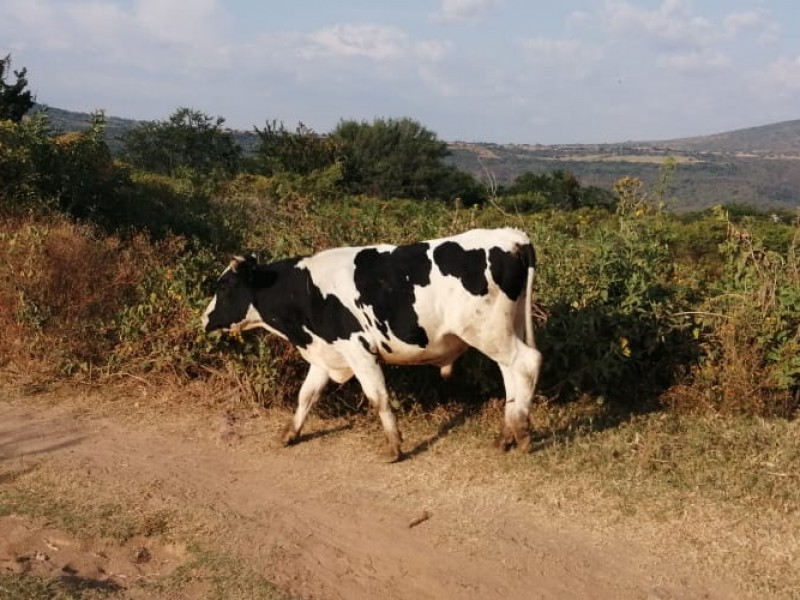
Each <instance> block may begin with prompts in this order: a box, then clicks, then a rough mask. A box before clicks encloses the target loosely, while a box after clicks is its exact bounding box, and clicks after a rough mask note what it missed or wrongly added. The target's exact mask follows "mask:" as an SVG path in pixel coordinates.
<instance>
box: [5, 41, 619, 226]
mask: <svg viewBox="0 0 800 600" xmlns="http://www.w3.org/2000/svg"><path fill="white" fill-rule="evenodd" d="M12 75H13V78H14V80H13V81H12ZM27 88H28V79H27V71H26V69H22V70H20V71H11V57H10V56H6V57H5V58H3V59H0V121H3V122H5V123H6V125H5V126H4V127H3V129H2V133H1V134H0V143H2V144H3V146H4V147H5V149H6V155H5V157H4V159H2V160H1V161H0V175H4V180H5V181H7V182H9V183H11V184H12V185H11V187H14V186H13V182H16V183H17V184H19V185H18V186H17V187H20V186H21V187H22V188H25V187H27V188H29V189H28V191H31V189H30V188H35V189H36V191H38V192H40V193H41V194H42V195H43V196H45V197H47V198H50V199H54V200H55V202H56V204H58V205H59V207H60V208H62V209H63V210H66V211H67V212H70V213H72V214H74V215H75V216H78V217H87V216H89V214H90V213H92V212H93V211H95V212H96V211H97V200H99V197H100V196H108V192H109V188H110V187H117V188H125V180H126V179H127V178H130V176H131V170H133V171H140V172H146V173H151V174H154V175H162V176H166V177H170V178H179V179H192V180H195V181H197V180H201V179H202V180H203V181H204V182H205V183H206V184H207V185H211V186H213V185H216V184H219V183H220V182H224V181H229V180H231V179H233V178H235V177H236V176H238V175H240V174H243V173H249V174H253V175H259V176H265V177H274V176H276V175H285V174H292V175H297V176H302V177H307V176H310V175H312V174H314V173H320V172H324V171H325V170H329V169H336V170H337V171H336V172H337V177H336V178H337V181H336V185H337V187H338V189H339V190H340V191H341V192H342V193H345V194H349V195H355V196H359V195H364V196H370V197H376V198H382V199H393V198H405V199H411V200H419V201H442V202H447V203H456V204H458V205H462V206H471V205H475V204H482V203H484V202H487V201H488V200H497V199H502V198H509V199H510V200H509V203H508V206H509V207H511V208H514V209H515V210H517V211H522V212H529V211H532V210H541V209H545V208H566V209H571V208H579V207H581V206H606V205H610V204H613V196H612V195H611V193H610V192H608V191H603V190H600V189H599V188H593V187H584V186H581V185H580V183H579V182H578V180H577V178H576V177H575V176H574V175H573V174H571V173H570V172H568V171H564V170H557V171H553V172H550V173H538V174H537V173H525V174H523V175H521V176H520V177H518V178H517V180H516V181H514V182H513V184H511V185H509V186H505V187H503V186H500V187H496V186H492V185H489V184H488V182H487V181H482V180H479V179H477V178H475V177H474V176H473V175H472V174H470V173H467V172H464V171H462V170H459V169H457V168H456V167H453V166H451V165H448V164H446V158H447V157H448V155H449V150H448V147H447V144H446V143H445V142H443V141H441V140H440V139H438V137H437V135H436V134H435V133H434V132H433V131H431V130H429V129H428V128H426V127H424V126H423V125H422V124H420V123H419V122H417V121H415V120H414V119H411V118H376V119H374V120H373V121H372V122H367V121H355V120H342V121H340V122H339V123H338V124H337V125H336V127H335V128H334V129H333V130H332V131H331V132H329V133H327V134H320V133H317V132H315V131H314V130H313V129H311V128H310V127H308V126H306V125H305V124H303V123H302V122H301V123H298V125H297V127H296V128H294V129H291V128H287V127H286V126H285V124H284V123H283V122H279V121H276V120H272V121H266V122H265V125H264V126H263V127H260V128H259V127H254V130H255V133H256V135H257V138H258V143H257V144H256V147H255V149H254V152H252V153H247V154H245V153H244V152H243V150H242V148H241V147H240V146H239V145H238V144H237V143H236V140H235V136H234V133H233V132H232V131H231V130H230V129H228V128H226V127H225V119H224V118H223V117H220V116H217V117H212V116H210V115H208V114H205V113H203V112H202V111H200V110H196V109H192V108H187V107H181V108H178V109H177V110H176V111H175V112H174V113H173V114H172V115H170V116H169V117H168V118H167V119H164V120H156V121H148V122H143V123H141V124H139V125H138V126H136V127H135V128H133V129H131V130H129V131H127V132H126V133H125V134H123V137H122V140H121V142H122V146H121V150H120V152H119V156H118V158H119V159H121V161H122V164H120V163H119V161H115V158H116V157H114V156H112V153H111V151H110V150H109V148H108V147H107V145H106V144H105V142H104V141H103V136H102V133H103V128H104V125H105V120H104V116H103V115H102V113H99V114H95V115H93V121H92V123H91V125H90V127H89V129H88V131H85V132H83V133H82V134H80V135H78V134H63V133H59V132H57V131H52V130H51V127H50V125H49V122H48V120H47V118H46V111H45V114H44V116H42V115H39V116H37V117H30V118H28V117H26V115H27V114H28V113H29V111H30V109H31V108H32V106H33V104H34V100H35V99H34V97H33V96H32V94H31V92H30V91H29V90H28V89H27ZM23 120H26V121H27V122H26V123H23ZM87 169H88V170H89V171H91V173H87ZM82 174H83V175H86V176H87V177H85V178H83V179H84V180H83V181H79V180H80V179H81V175H82ZM20 191H25V190H19V189H18V190H17V192H20ZM8 195H9V194H8V190H7V191H6V194H5V196H8ZM23 195H25V194H23Z"/></svg>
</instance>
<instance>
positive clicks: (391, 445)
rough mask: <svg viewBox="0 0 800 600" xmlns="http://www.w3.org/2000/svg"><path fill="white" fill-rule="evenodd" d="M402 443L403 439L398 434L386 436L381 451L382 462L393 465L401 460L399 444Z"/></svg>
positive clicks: (401, 454)
mask: <svg viewBox="0 0 800 600" xmlns="http://www.w3.org/2000/svg"><path fill="white" fill-rule="evenodd" d="M402 443H403V438H402V436H401V435H400V432H399V431H398V432H396V433H393V434H390V433H387V434H386V448H385V449H384V451H383V458H384V461H385V462H387V463H395V462H398V461H400V460H402V458H403V451H402V450H400V444H402Z"/></svg>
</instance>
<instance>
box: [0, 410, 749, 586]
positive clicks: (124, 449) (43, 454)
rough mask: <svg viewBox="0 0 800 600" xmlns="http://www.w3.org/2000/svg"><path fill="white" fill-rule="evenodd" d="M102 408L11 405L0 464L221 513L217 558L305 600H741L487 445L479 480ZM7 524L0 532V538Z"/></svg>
mask: <svg viewBox="0 0 800 600" xmlns="http://www.w3.org/2000/svg"><path fill="white" fill-rule="evenodd" d="M102 412H103V413H104V414H98V411H93V412H86V411H85V410H82V409H81V408H79V404H78V403H75V402H68V403H60V404H57V405H53V404H50V403H42V402H34V401H32V400H31V399H29V398H16V399H10V400H7V401H5V402H3V401H0V461H2V463H3V464H4V465H5V466H7V467H8V466H9V465H10V466H12V467H19V468H23V467H25V466H28V467H29V466H30V465H32V464H35V463H37V462H40V461H45V462H46V463H47V464H48V465H57V466H58V467H59V468H62V469H63V470H64V472H65V473H69V472H70V471H71V470H80V472H81V473H82V474H83V475H85V476H86V475H88V477H89V478H90V480H91V482H92V484H93V485H96V486H98V489H103V488H106V489H107V488H108V487H110V486H113V487H114V489H115V490H116V489H120V490H146V494H145V497H144V499H143V500H142V502H147V503H148V504H149V505H153V506H155V505H158V506H164V507H171V506H180V507H184V508H185V507H190V508H192V507H194V508H196V509H197V510H198V511H202V512H203V513H204V514H206V515H208V514H210V515H215V516H216V517H215V518H217V519H218V520H219V522H220V523H223V524H224V530H225V531H226V533H227V535H226V536H225V539H221V540H219V544H220V546H221V547H224V548H225V549H227V550H232V551H233V552H234V553H235V554H237V555H238V556H242V557H245V558H244V560H246V561H247V562H248V564H250V565H251V566H253V567H254V568H255V569H257V570H258V571H259V572H261V573H263V575H264V576H265V577H266V578H267V579H269V580H271V581H273V582H275V583H276V584H277V585H278V586H280V587H281V588H284V589H286V590H287V591H289V592H290V593H292V594H297V595H300V596H302V597H306V598H321V599H325V600H329V599H338V598H342V599H348V600H358V599H361V598H364V599H366V598H370V599H373V598H397V599H409V600H410V599H414V600H418V599H425V598H431V599H434V598H435V599H443V598H448V599H459V598H465V599H466V598H481V599H491V598H503V599H504V600H508V599H516V598H520V599H522V598H524V599H535V598H548V599H552V598H594V599H600V600H602V599H606V598H607V599H612V598H613V599H626V598H630V599H658V600H664V599H668V598H675V599H677V598H687V599H688V598H698V599H699V598H709V599H713V598H735V597H741V595H739V594H738V593H736V592H734V591H732V590H733V588H732V587H729V586H726V585H724V584H722V583H720V582H718V581H712V580H709V579H706V578H703V577H702V576H701V575H700V574H698V573H697V572H696V571H695V568H696V567H693V566H692V565H691V564H688V561H686V562H684V561H682V559H681V558H680V552H677V553H672V558H669V559H665V558H664V556H663V553H656V552H652V551H651V550H650V547H649V544H647V543H645V544H642V542H641V540H636V541H634V540H632V539H630V538H627V537H625V536H621V535H619V534H614V535H609V534H608V533H602V530H601V529H598V528H596V527H593V528H592V527H590V528H583V527H582V523H581V522H580V521H577V522H576V521H574V520H569V521H568V520H567V519H565V518H564V517H563V516H556V515H549V514H548V510H547V507H546V506H545V507H543V506H538V505H536V506H535V505H533V504H532V503H531V502H529V501H528V500H527V499H525V498H523V497H519V496H518V495H517V494H516V493H515V491H514V486H513V482H509V481H508V475H507V474H506V473H505V472H504V468H503V461H504V460H513V458H509V457H504V456H501V455H492V454H490V453H489V451H488V449H487V450H486V452H487V457H486V459H485V460H484V461H483V462H482V463H481V464H480V469H479V471H478V472H471V470H470V467H469V463H467V462H465V461H467V460H469V452H466V453H464V454H463V455H459V456H453V452H452V448H451V447H450V446H449V445H448V444H447V443H441V444H438V443H437V444H436V445H435V446H433V447H431V448H430V449H429V451H426V452H420V453H418V454H416V455H415V456H414V457H413V458H411V459H410V460H406V461H404V462H401V463H399V464H395V465H384V464H381V463H380V462H378V461H377V460H376V459H375V458H374V455H375V452H374V451H375V447H376V443H377V441H376V440H377V435H378V433H377V430H375V429H372V428H370V427H369V426H363V425H361V424H359V425H357V426H355V427H350V426H349V425H348V423H346V422H341V423H338V422H337V423H336V424H333V425H332V424H331V423H330V422H325V421H320V420H312V421H311V422H310V423H309V426H310V431H311V433H310V435H309V436H308V438H307V439H305V440H304V441H303V442H302V443H300V444H298V445H296V446H294V447H292V448H288V449H280V450H274V449H272V448H271V447H270V446H269V445H268V443H267V442H268V441H269V440H270V439H271V438H272V436H273V435H274V433H275V431H277V430H278V429H279V428H280V425H281V424H282V423H280V422H278V421H277V419H276V418H274V417H275V415H272V418H270V416H269V415H266V416H265V415H263V414H262V415H250V414H238V415H235V416H233V417H231V418H229V417H226V416H224V415H220V414H219V413H216V414H210V413H209V414H205V413H203V412H202V411H199V412H198V413H197V414H192V415H188V416H186V415H185V414H184V413H181V412H180V411H177V410H173V411H166V412H165V413H163V414H162V415H161V416H160V417H159V418H157V419H154V418H151V417H148V418H146V419H143V418H134V417H132V416H131V415H114V414H113V412H110V411H108V410H105V411H102ZM407 438H408V436H407ZM417 442H420V439H417ZM414 443H415V441H414V439H411V440H408V439H407V440H406V446H407V447H408V446H410V447H413V446H414ZM487 465H489V467H488V469H487ZM492 465H494V466H492ZM0 485H2V481H0ZM120 493H122V492H120ZM131 493H134V492H131ZM587 512H591V507H590V506H587ZM423 514H427V516H429V518H428V519H427V520H424V521H422V522H420V523H419V524H416V525H414V526H410V525H411V524H412V522H414V521H416V520H418V519H419V518H420V517H421V516H422V515H423ZM587 518H588V519H591V515H587ZM17 525H18V524H17ZM10 526H11V525H9V521H8V519H6V520H5V521H3V522H2V523H0V539H2V538H3V537H4V535H8V533H9V532H8V529H7V528H8V527H10ZM3 527H6V531H5V532H4V531H3ZM51 535H52V534H51ZM649 542H651V543H652V546H657V545H658V544H659V540H649ZM6 551H7V550H6ZM2 553H3V547H2V545H0V565H1V564H2V562H1V561H2V560H3V558H4V557H3V556H2ZM5 558H6V560H8V557H5Z"/></svg>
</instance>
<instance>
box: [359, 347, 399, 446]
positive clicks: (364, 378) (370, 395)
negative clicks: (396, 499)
mask: <svg viewBox="0 0 800 600" xmlns="http://www.w3.org/2000/svg"><path fill="white" fill-rule="evenodd" d="M354 362H355V363H356V364H353V363H351V367H352V369H353V372H354V373H355V376H356V379H358V382H359V383H360V384H361V389H362V390H364V395H365V396H366V397H367V399H368V400H369V401H370V404H371V405H372V406H373V408H375V410H376V411H377V413H378V416H379V417H380V420H381V424H382V425H383V431H384V433H385V435H386V453H385V455H386V459H387V462H396V461H398V460H400V459H401V458H402V451H401V450H400V444H401V443H402V441H403V439H402V437H401V435H400V431H399V430H398V429H397V419H396V418H395V416H394V412H392V406H391V404H390V403H389V392H388V391H387V390H386V380H385V379H384V377H383V371H382V370H381V367H380V365H379V364H378V363H377V361H376V360H375V357H373V356H372V355H369V356H368V357H359V358H358V359H357V360H356V361H354Z"/></svg>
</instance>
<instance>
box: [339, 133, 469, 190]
mask: <svg viewBox="0 0 800 600" xmlns="http://www.w3.org/2000/svg"><path fill="white" fill-rule="evenodd" d="M331 137H333V138H334V139H335V140H337V142H338V143H339V144H340V147H341V152H342V155H343V157H344V183H345V185H346V186H347V188H348V190H349V191H350V192H352V193H355V194H369V195H371V196H378V197H382V198H400V197H402V198H412V199H427V198H439V199H449V196H452V195H454V194H456V192H455V191H454V190H452V189H447V190H446V193H447V196H448V197H445V196H444V194H443V193H442V192H443V191H444V190H443V189H440V188H439V187H438V186H439V184H440V183H441V181H442V179H443V178H445V179H449V178H451V173H450V169H449V168H448V167H447V166H445V165H444V163H443V160H444V158H445V157H446V156H447V155H448V154H449V150H448V149H447V144H445V143H444V142H441V141H439V140H438V139H437V138H436V134H435V133H433V132H431V131H429V130H428V129H426V128H424V127H423V126H422V125H420V124H419V123H418V122H416V121H414V120H412V119H408V118H404V119H376V120H375V121H373V122H372V123H366V122H363V121H362V122H356V121H341V122H339V124H338V125H337V127H336V128H335V129H334V131H333V132H332V134H331Z"/></svg>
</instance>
